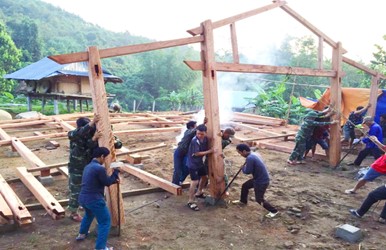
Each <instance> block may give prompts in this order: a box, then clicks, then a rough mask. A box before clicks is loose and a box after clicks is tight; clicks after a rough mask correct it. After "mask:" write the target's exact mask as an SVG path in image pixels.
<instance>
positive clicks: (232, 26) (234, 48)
mask: <svg viewBox="0 0 386 250" xmlns="http://www.w3.org/2000/svg"><path fill="white" fill-rule="evenodd" d="M230 29H231V43H232V55H233V63H240V58H239V47H238V45H237V33H236V24H235V23H231V24H230Z"/></svg>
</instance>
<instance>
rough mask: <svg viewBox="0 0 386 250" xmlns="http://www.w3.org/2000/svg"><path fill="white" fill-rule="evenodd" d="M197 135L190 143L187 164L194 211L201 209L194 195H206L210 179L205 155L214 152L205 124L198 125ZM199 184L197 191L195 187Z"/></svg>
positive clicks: (190, 202) (189, 205)
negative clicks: (205, 190) (205, 187)
mask: <svg viewBox="0 0 386 250" xmlns="http://www.w3.org/2000/svg"><path fill="white" fill-rule="evenodd" d="M196 129H197V132H196V136H195V137H193V139H192V141H191V142H190V145H189V150H188V160H187V165H188V168H189V174H190V178H191V179H192V181H191V183H190V188H189V201H188V207H189V208H190V209H192V210H193V211H199V210H200V209H199V208H198V206H197V204H196V203H195V201H194V197H201V198H202V197H204V193H203V188H204V185H205V183H206V182H207V180H208V172H207V169H206V167H205V164H204V159H203V158H204V156H206V155H208V154H211V153H213V152H214V149H209V145H208V138H207V137H206V131H207V128H206V126H205V125H204V124H201V125H199V126H197V128H196ZM197 185H198V188H197V192H196V193H195V189H196V187H197Z"/></svg>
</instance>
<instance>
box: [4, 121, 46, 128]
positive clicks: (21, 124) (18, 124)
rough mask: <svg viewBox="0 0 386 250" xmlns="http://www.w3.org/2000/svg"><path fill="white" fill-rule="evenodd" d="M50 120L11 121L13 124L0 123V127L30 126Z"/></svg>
mask: <svg viewBox="0 0 386 250" xmlns="http://www.w3.org/2000/svg"><path fill="white" fill-rule="evenodd" d="M51 121H52V120H38V121H28V122H21V123H13V124H2V125H0V128H2V129H5V128H17V127H30V126H34V125H41V124H44V123H47V122H51Z"/></svg>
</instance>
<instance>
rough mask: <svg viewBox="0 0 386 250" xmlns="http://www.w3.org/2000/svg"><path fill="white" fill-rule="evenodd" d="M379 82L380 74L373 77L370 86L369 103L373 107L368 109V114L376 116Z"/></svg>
mask: <svg viewBox="0 0 386 250" xmlns="http://www.w3.org/2000/svg"><path fill="white" fill-rule="evenodd" d="M378 82H379V75H376V76H373V77H371V86H370V98H369V99H370V100H369V103H370V104H371V107H370V108H369V109H368V110H367V115H370V116H372V117H374V115H375V109H376V108H377V99H378Z"/></svg>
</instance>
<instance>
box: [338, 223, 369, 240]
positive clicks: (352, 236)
mask: <svg viewBox="0 0 386 250" xmlns="http://www.w3.org/2000/svg"><path fill="white" fill-rule="evenodd" d="M335 236H336V237H338V238H341V239H343V240H345V241H348V242H350V243H355V242H358V241H360V240H361V239H362V237H363V235H362V231H361V229H360V228H357V227H354V226H352V225H349V224H343V225H339V226H337V227H336V231H335Z"/></svg>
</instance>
